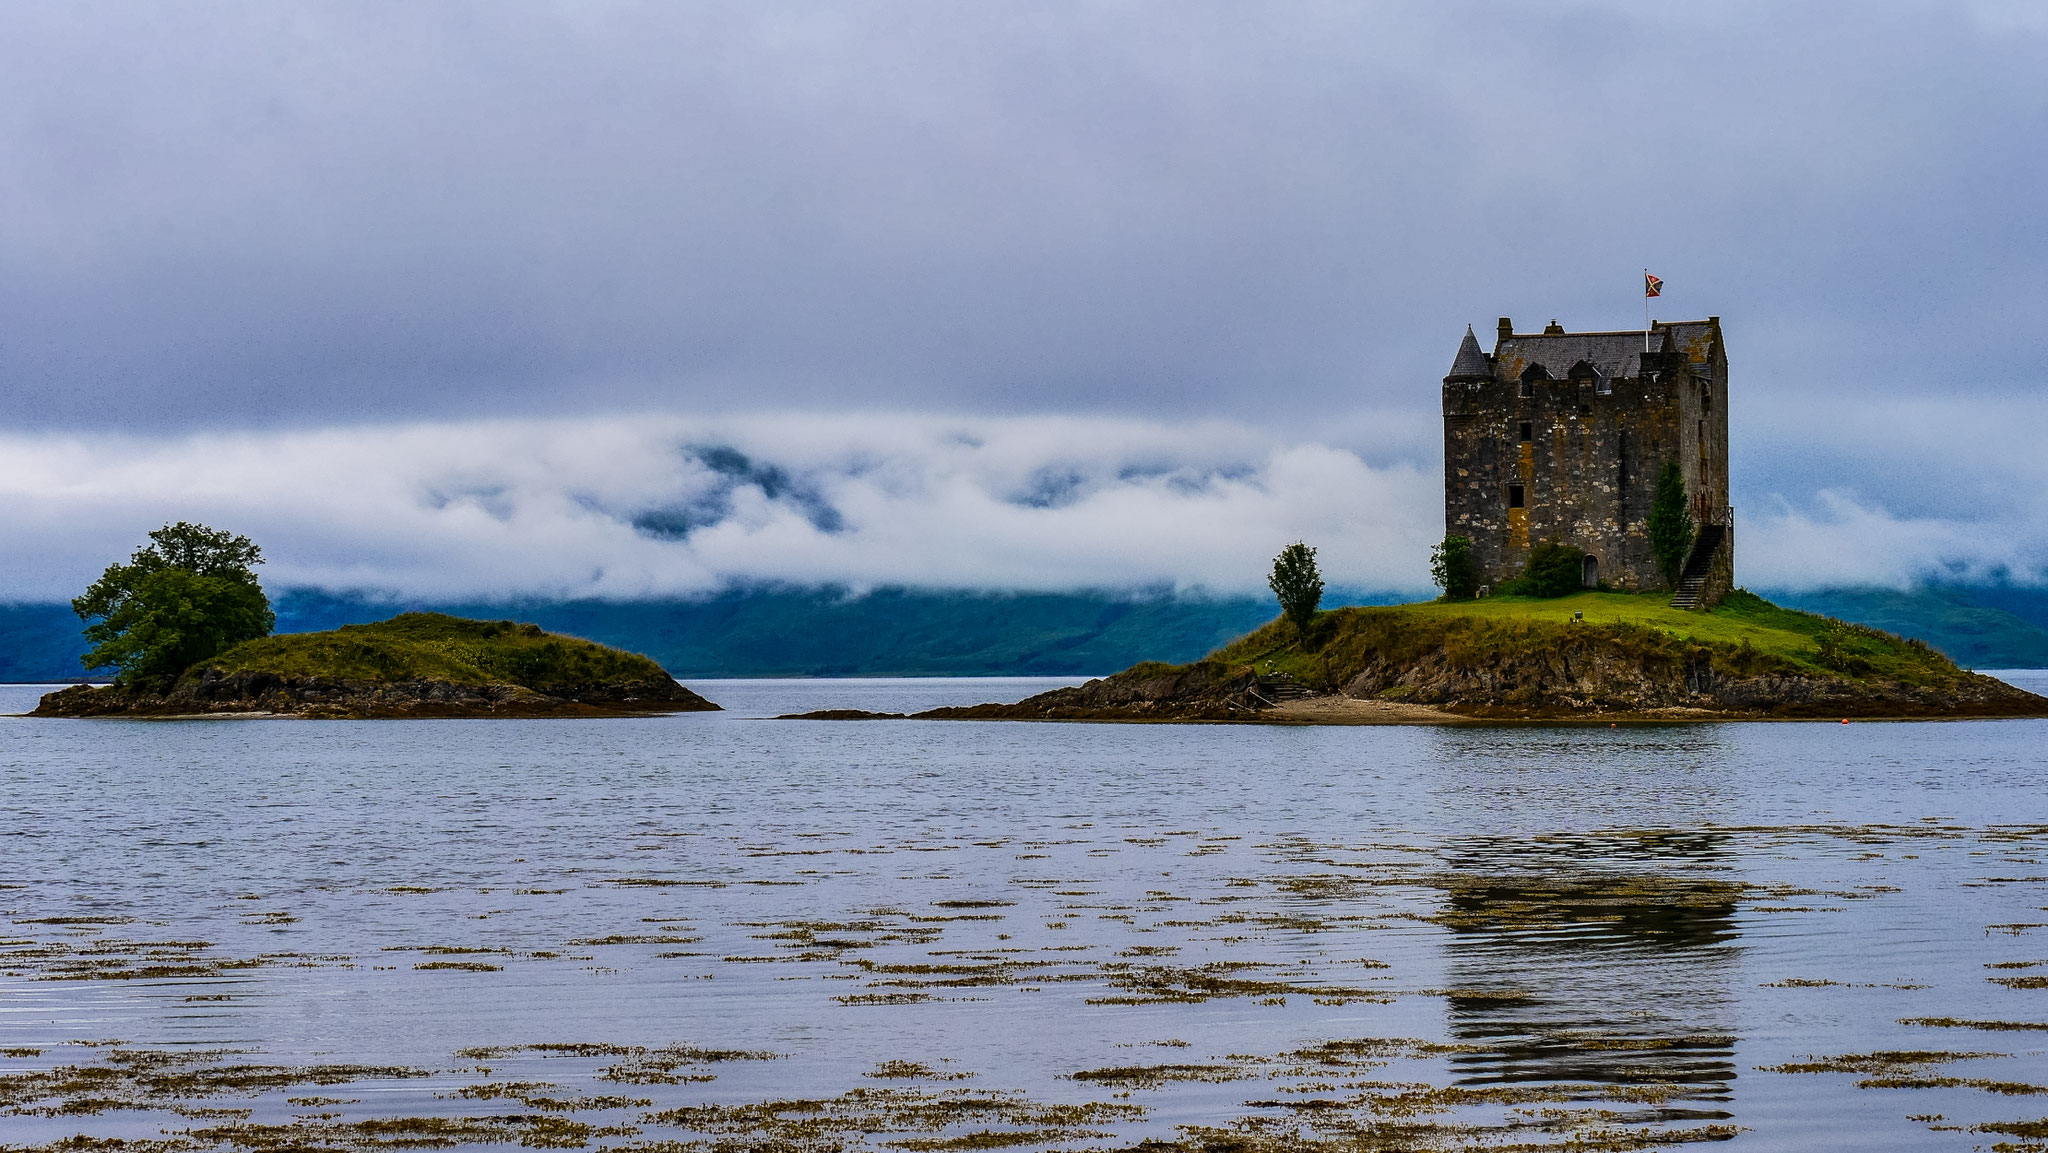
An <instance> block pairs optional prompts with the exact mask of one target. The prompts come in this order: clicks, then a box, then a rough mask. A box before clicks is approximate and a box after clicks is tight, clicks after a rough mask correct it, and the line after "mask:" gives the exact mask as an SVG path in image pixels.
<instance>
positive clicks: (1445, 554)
mask: <svg viewBox="0 0 2048 1153" xmlns="http://www.w3.org/2000/svg"><path fill="white" fill-rule="evenodd" d="M1429 578H1430V579H1431V580H1433V581H1435V582H1436V587H1438V588H1440V589H1442V590H1444V595H1443V599H1444V600H1447V601H1464V600H1471V599H1472V596H1473V594H1475V593H1477V592H1478V591H1479V574H1478V573H1477V572H1475V571H1474V570H1473V568H1472V538H1471V537H1468V536H1456V535H1452V536H1447V537H1445V538H1444V539H1443V543H1441V544H1438V545H1436V546H1435V547H1434V548H1431V549H1430V550H1429Z"/></svg>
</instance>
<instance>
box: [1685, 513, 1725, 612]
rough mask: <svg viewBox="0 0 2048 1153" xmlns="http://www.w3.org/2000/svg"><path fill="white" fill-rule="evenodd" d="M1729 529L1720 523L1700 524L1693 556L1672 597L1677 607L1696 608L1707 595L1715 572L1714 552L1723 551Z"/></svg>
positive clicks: (1686, 563)
mask: <svg viewBox="0 0 2048 1153" xmlns="http://www.w3.org/2000/svg"><path fill="white" fill-rule="evenodd" d="M1727 531H1728V530H1727V529H1725V528H1723V527H1722V526H1720V525H1718V524H1703V525H1701V526H1700V532H1699V536H1698V538H1696V539H1695V540H1694V541H1693V543H1692V556H1691V557H1690V558H1688V559H1687V560H1686V562H1685V571H1684V572H1683V573H1682V574H1680V576H1679V578H1678V591H1677V592H1676V593H1674V594H1673V595H1672V597H1671V607H1672V608H1675V609H1696V608H1698V607H1700V598H1701V597H1703V596H1705V595H1706V591H1707V580H1708V578H1709V577H1711V576H1712V575H1713V572H1714V554H1715V553H1717V552H1719V551H1721V538H1722V537H1723V536H1724V535H1726V533H1727Z"/></svg>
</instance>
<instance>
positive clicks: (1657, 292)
mask: <svg viewBox="0 0 2048 1153" xmlns="http://www.w3.org/2000/svg"><path fill="white" fill-rule="evenodd" d="M1643 295H1644V296H1645V297H1650V296H1662V295H1664V282H1663V281H1661V280H1659V279H1657V278H1656V277H1654V276H1651V275H1650V274H1649V273H1647V272H1645V273H1643Z"/></svg>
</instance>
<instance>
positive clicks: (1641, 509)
mask: <svg viewBox="0 0 2048 1153" xmlns="http://www.w3.org/2000/svg"><path fill="white" fill-rule="evenodd" d="M1646 336H1647V339H1646ZM1646 344H1647V350H1646V348H1645V345H1646ZM1665 461H1676V462H1677V463H1678V466H1679V470H1680V473H1681V474H1682V475H1683V476H1684V478H1685V489H1686V493H1687V497H1688V499H1689V502H1690V506H1691V509H1692V516H1693V522H1694V524H1695V525H1697V526H1698V527H1699V532H1698V540H1697V543H1696V545H1695V550H1694V553H1695V555H1694V556H1693V557H1692V558H1691V559H1690V561H1689V562H1688V564H1687V566H1686V575H1687V576H1688V577H1690V578H1692V579H1691V580H1690V581H1689V582H1682V584H1689V586H1690V587H1688V588H1687V590H1686V592H1684V593H1682V594H1681V600H1680V602H1679V603H1690V604H1697V605H1698V606H1701V607H1705V606H1710V605H1712V604H1714V603H1716V602H1718V601H1719V600H1720V599H1721V597H1722V596H1723V595H1724V594H1726V593H1727V591H1728V590H1729V588H1731V587H1732V586H1733V584H1734V575H1735V525H1734V516H1733V513H1732V510H1730V509H1729V507H1728V356H1727V352H1726V350H1725V349H1724V348H1723V346H1722V343H1721V318H1720V317H1717V316H1710V317H1708V318H1707V319H1706V320H1704V321H1684V322H1677V323H1667V322H1664V321H1658V322H1656V323H1654V324H1653V325H1652V326H1651V329H1650V331H1649V333H1648V334H1645V333H1644V332H1643V331H1642V330H1640V329H1637V330H1634V331H1624V332H1566V331H1565V330H1564V329H1563V328H1562V327H1560V326H1559V325H1558V323H1557V322H1556V321H1551V322H1550V325H1549V326H1548V327H1547V328H1545V329H1544V330H1543V331H1542V332H1540V333H1518V332H1515V331H1514V325H1513V324H1512V323H1511V322H1510V321H1509V320H1508V318H1507V317H1502V318H1501V320H1500V327H1499V331H1498V333H1497V335H1496V336H1495V339H1494V346H1493V353H1492V355H1488V354H1486V353H1484V352H1482V351H1481V350H1480V347H1479V341H1478V338H1477V337H1476V336H1474V335H1473V333H1472V330H1471V329H1470V328H1469V327H1468V328H1467V329H1466V330H1465V339H1464V341H1463V343H1462V344H1460V345H1459V347H1458V355H1457V359H1456V361H1455V362H1454V363H1453V364H1452V366H1451V372H1450V375H1449V376H1446V377H1444V525H1445V531H1446V533H1449V534H1455V535H1460V536H1465V537H1469V538H1471V541H1472V560H1473V564H1474V566H1475V567H1476V569H1477V570H1478V575H1479V582H1480V583H1481V584H1482V585H1487V586H1491V587H1498V586H1499V585H1500V584H1501V582H1503V581H1506V580H1511V579H1513V578H1514V577H1517V576H1520V575H1521V574H1522V570H1523V568H1524V566H1525V565H1526V564H1527V563H1528V558H1529V549H1530V548H1531V547H1532V546H1533V545H1538V544H1542V543H1544V542H1546V541H1556V542H1559V543H1562V544H1570V545H1576V546H1577V547H1578V548H1580V549H1583V550H1585V553H1586V562H1585V574H1584V575H1585V583H1586V584H1587V585H1588V586H1592V585H1596V584H1600V583H1603V582H1604V583H1605V584H1607V585H1608V586H1609V587H1611V588H1617V589H1628V590H1635V591H1649V590H1655V589H1662V588H1665V587H1667V585H1666V582H1665V579H1664V575H1663V573H1661V572H1660V571H1659V570H1658V567H1657V562H1656V559H1655V558H1654V557H1653V556H1652V555H1651V552H1650V536H1649V524H1648V522H1649V516H1650V502H1651V499H1652V498H1653V497H1654V496H1655V495H1656V490H1657V473H1658V470H1659V469H1660V468H1661V467H1662V466H1663V464H1664V462H1665Z"/></svg>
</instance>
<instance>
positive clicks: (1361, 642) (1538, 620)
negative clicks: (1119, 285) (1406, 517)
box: [1205, 590, 1965, 688]
mask: <svg viewBox="0 0 2048 1153" xmlns="http://www.w3.org/2000/svg"><path fill="white" fill-rule="evenodd" d="M1575 613H1578V614H1583V619H1578V620H1575V619H1574V618H1573V614H1575ZM1829 633H1832V637H1833V640H1834V642H1835V648H1836V655H1835V657H1834V658H1833V659H1832V660H1829V659H1827V658H1826V657H1824V655H1823V644H1822V638H1823V636H1824V635H1825V634H1829ZM1588 644H1599V645H1605V646H1610V647H1614V648H1617V649H1620V650H1626V651H1635V652H1639V653H1641V654H1642V655H1643V656H1644V657H1646V658H1648V659H1650V660H1653V661H1669V662H1687V663H1698V662H1701V661H1705V662H1707V663H1710V664H1711V665H1712V666H1713V667H1714V668H1715V670H1716V671H1718V672H1721V673H1723V674H1726V675H1733V676H1759V675H1782V676H1814V677H1836V678H1841V679H1845V680H1852V681H1859V680H1883V681H1893V682H1899V683H1903V684H1909V685H1926V686H1935V685H1943V684H1949V683H1952V682H1954V681H1956V680H1957V679H1959V678H1961V677H1963V676H1964V675H1965V674H1964V673H1963V671H1962V670H1961V669H1959V668H1957V667H1956V665H1955V663H1954V662H1952V661H1950V660H1949V659H1948V658H1947V657H1944V656H1942V655H1941V654H1940V653H1938V652H1936V651H1934V650H1933V649H1931V648H1929V647H1928V646H1926V645H1924V644H1922V643H1920V642H1918V641H1909V640H1904V639H1902V638H1900V637H1896V636H1893V635H1891V634H1890V633H1885V632H1879V631H1878V630H1876V629H1871V628H1866V627H1864V626H1861V625H1850V624H1844V623H1843V622H1841V621H1837V620H1834V619H1833V618H1830V617H1823V616H1818V615H1815V614H1813V613H1804V612H1798V611H1796V610H1793V609H1787V608H1781V607H1779V606H1777V605H1774V604H1772V603H1770V602H1769V601H1766V600H1764V599H1763V598H1762V597H1759V596H1755V595H1753V594H1751V593H1748V592H1744V591H1741V590H1737V591H1736V592H1734V593H1731V594H1730V595H1729V596H1728V598H1727V599H1726V600H1725V601H1723V602H1722V603H1721V605H1720V606H1719V607H1717V608H1715V609H1714V610H1713V611H1712V612H1686V611H1684V610H1680V609H1674V608H1672V607H1671V605H1670V594H1668V593H1662V594H1644V595H1637V594H1631V593H1610V592H1583V593H1577V594H1574V595H1572V596H1567V597H1558V598H1554V599H1542V598H1535V597H1512V596H1502V597H1489V598H1487V599H1485V600H1475V601H1456V602H1444V601H1429V602H1423V603H1420V604H1408V605H1389V606H1385V607H1360V608H1341V609H1332V610H1329V611H1327V612H1323V613H1319V614H1317V618H1316V622H1315V624H1314V625H1313V626H1312V627H1311V628H1310V630H1309V635H1308V637H1307V643H1306V645H1304V644H1303V643H1302V638H1300V637H1299V636H1298V635H1297V634H1296V632H1295V630H1294V627H1293V626H1292V625H1289V624H1287V623H1286V622H1285V621H1282V620H1274V621H1272V622H1269V623H1267V624H1266V625H1264V626H1262V627H1261V628H1259V629H1257V630H1255V631H1253V632H1251V633H1249V634H1247V635H1246V636H1243V637H1240V638H1239V639H1237V640H1235V641H1233V642H1231V643H1230V644H1228V645H1226V646H1224V647H1223V648H1221V649H1218V650H1217V651H1216V652H1214V653H1211V654H1210V655H1209V656H1208V657H1206V658H1205V660H1207V661H1211V662H1218V663H1222V664H1225V665H1229V666H1233V667H1241V666H1245V665H1256V666H1257V667H1258V668H1259V669H1260V670H1261V671H1264V670H1265V669H1266V668H1267V666H1268V665H1269V664H1270V665H1271V667H1272V668H1273V669H1275V670H1277V671H1280V672H1286V673H1291V674H1292V675H1294V676H1295V677H1296V678H1297V679H1299V680H1301V681H1303V682H1304V683H1306V684H1310V685H1314V686H1317V687H1321V688H1334V687H1336V686H1338V685H1341V684H1343V683H1344V682H1345V681H1347V680H1349V679H1350V678H1351V677H1352V676H1354V675H1356V674H1357V672H1358V671H1359V670H1361V669H1363V668H1365V667H1366V666H1367V665H1368V664H1369V663H1371V662H1373V661H1375V660H1386V661H1393V662H1397V663H1405V662H1411V661H1413V660H1416V659H1419V658H1421V657H1422V656H1425V655H1427V654H1430V653H1434V652H1443V653H1445V654H1447V655H1448V656H1449V657H1450V658H1451V659H1452V661H1453V662H1454V663H1456V664H1459V665H1465V666H1473V665H1478V664H1482V663H1487V662H1489V661H1492V660H1497V659H1499V658H1502V657H1512V656H1517V655H1522V654H1527V653H1534V652H1543V651H1554V650H1556V649H1559V648H1562V647H1565V646H1572V647H1582V646H1585V645H1588Z"/></svg>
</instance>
